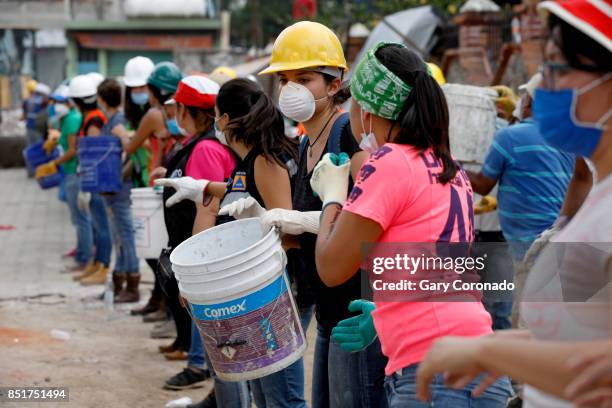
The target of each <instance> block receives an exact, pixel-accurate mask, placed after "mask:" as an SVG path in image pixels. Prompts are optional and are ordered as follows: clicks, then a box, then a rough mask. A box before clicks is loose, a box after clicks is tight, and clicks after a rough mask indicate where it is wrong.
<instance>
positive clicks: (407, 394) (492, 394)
mask: <svg viewBox="0 0 612 408" xmlns="http://www.w3.org/2000/svg"><path fill="white" fill-rule="evenodd" d="M417 368H418V364H413V365H411V366H409V367H406V368H404V369H403V370H402V372H401V374H397V373H395V374H393V375H392V376H390V377H387V378H386V379H385V390H386V392H387V400H388V402H389V408H400V407H402V408H403V407H410V408H427V407H436V408H446V407H449V408H451V407H452V408H505V407H506V404H507V402H508V399H509V398H510V397H511V396H512V387H511V386H510V381H509V380H508V378H507V377H502V378H500V379H499V380H497V382H495V383H494V384H493V385H491V386H490V387H489V388H487V390H486V391H485V392H484V394H482V395H481V396H480V397H478V398H475V397H473V396H472V394H471V392H472V390H473V389H474V388H475V387H476V385H478V379H477V380H475V381H473V382H472V383H470V384H468V386H467V387H465V388H464V389H462V390H455V389H452V388H447V387H446V386H445V385H444V376H443V375H442V374H438V375H436V376H435V377H434V379H433V381H432V383H431V385H430V392H431V402H423V401H421V400H419V399H418V398H417V396H416V371H417Z"/></svg>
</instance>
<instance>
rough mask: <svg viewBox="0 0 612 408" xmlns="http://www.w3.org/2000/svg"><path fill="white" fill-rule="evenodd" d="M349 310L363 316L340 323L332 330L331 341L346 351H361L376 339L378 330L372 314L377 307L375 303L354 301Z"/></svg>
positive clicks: (360, 300)
mask: <svg viewBox="0 0 612 408" xmlns="http://www.w3.org/2000/svg"><path fill="white" fill-rule="evenodd" d="M348 309H349V311H351V312H361V314H360V315H357V316H353V317H349V318H348V319H345V320H342V321H340V322H339V323H338V325H337V326H336V327H334V328H333V330H332V335H331V340H332V341H333V342H334V343H338V345H340V347H341V348H342V349H343V350H344V351H348V352H356V351H361V350H363V349H365V348H366V347H368V346H369V345H370V344H372V342H373V341H374V340H375V339H376V329H375V328H374V320H373V319H372V312H373V311H374V309H376V306H374V303H373V302H368V301H367V300H362V299H359V300H353V301H352V302H351V303H350V304H349V307H348Z"/></svg>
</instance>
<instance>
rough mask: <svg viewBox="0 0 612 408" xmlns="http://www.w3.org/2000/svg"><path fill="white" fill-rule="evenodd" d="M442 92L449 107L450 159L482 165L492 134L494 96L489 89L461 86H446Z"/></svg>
mask: <svg viewBox="0 0 612 408" xmlns="http://www.w3.org/2000/svg"><path fill="white" fill-rule="evenodd" d="M442 90H443V91H444V95H445V96H446V102H447V104H448V115H449V118H448V119H449V126H448V132H449V139H450V147H451V152H452V153H453V156H455V158H456V159H457V160H459V161H463V162H469V163H479V164H482V163H483V162H484V158H485V156H486V154H487V151H488V150H489V146H491V142H492V141H493V136H494V135H495V121H496V117H497V110H496V109H495V103H494V99H495V97H496V96H497V93H496V92H495V91H494V90H492V89H489V88H485V87H481V86H471V85H462V84H445V85H443V86H442Z"/></svg>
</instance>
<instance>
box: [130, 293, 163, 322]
mask: <svg viewBox="0 0 612 408" xmlns="http://www.w3.org/2000/svg"><path fill="white" fill-rule="evenodd" d="M161 304H162V298H161V296H159V295H157V294H156V293H155V291H154V290H152V291H151V297H149V300H148V301H147V304H146V305H144V306H143V307H138V308H136V309H132V310H131V311H130V314H131V315H132V316H137V315H146V314H149V313H153V312H156V311H157V310H158V309H159V308H160V307H161Z"/></svg>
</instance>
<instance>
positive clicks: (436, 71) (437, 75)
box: [427, 62, 446, 86]
mask: <svg viewBox="0 0 612 408" xmlns="http://www.w3.org/2000/svg"><path fill="white" fill-rule="evenodd" d="M427 66H428V67H429V71H430V72H431V76H432V77H433V78H434V79H435V80H436V82H437V83H438V85H440V86H442V85H444V84H445V83H446V78H444V73H443V72H442V70H441V69H440V67H439V66H437V65H436V64H434V63H433V62H428V63H427Z"/></svg>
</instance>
